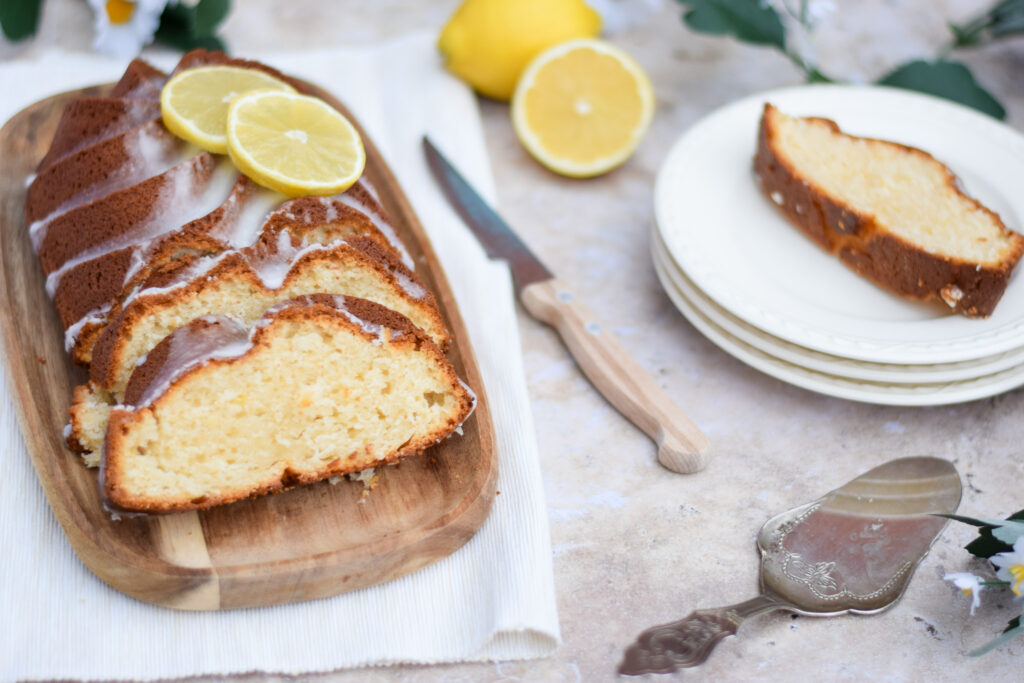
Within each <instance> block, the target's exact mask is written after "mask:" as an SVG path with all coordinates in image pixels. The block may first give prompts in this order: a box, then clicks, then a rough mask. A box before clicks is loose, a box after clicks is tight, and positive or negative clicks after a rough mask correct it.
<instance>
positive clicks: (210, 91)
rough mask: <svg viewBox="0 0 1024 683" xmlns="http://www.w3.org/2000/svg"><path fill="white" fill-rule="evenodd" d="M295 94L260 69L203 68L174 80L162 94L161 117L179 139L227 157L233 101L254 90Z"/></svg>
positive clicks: (185, 73) (187, 71)
mask: <svg viewBox="0 0 1024 683" xmlns="http://www.w3.org/2000/svg"><path fill="white" fill-rule="evenodd" d="M267 88H271V89H277V90H284V91H289V92H294V88H292V87H291V86H290V85H288V84H287V83H285V82H284V81H281V80H279V79H277V78H274V77H273V76H271V75H270V74H268V73H265V72H263V71H259V70H258V69H246V68H243V67H237V66H223V65H217V66H201V67H196V68H194V69H186V70H185V71H182V72H180V73H178V74H176V75H175V76H174V77H172V78H171V79H170V80H169V81H167V83H166V84H165V85H164V87H163V89H162V91H161V92H160V116H161V118H162V119H163V122H164V125H165V126H167V129H168V130H170V131H171V132H172V133H174V134H175V135H177V136H178V137H180V138H184V139H185V140H188V141H189V142H191V143H193V144H195V145H197V146H199V147H201V148H202V149H205V150H207V151H210V152H214V153H215V154H227V151H228V144H227V137H226V131H227V117H228V108H229V107H230V105H231V102H232V101H234V99H235V98H237V97H238V96H239V95H241V94H243V93H246V92H249V91H251V90H255V89H267Z"/></svg>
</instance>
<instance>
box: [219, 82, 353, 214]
mask: <svg viewBox="0 0 1024 683" xmlns="http://www.w3.org/2000/svg"><path fill="white" fill-rule="evenodd" d="M228 154H230V155H231V160H232V161H233V162H235V166H237V167H238V170H239V171H241V172H242V173H244V174H245V175H247V176H249V177H250V178H252V179H253V180H255V181H256V182H257V183H259V184H260V185H263V186H264V187H269V188H270V189H272V190H277V191H278V192H282V193H284V194H286V195H288V196H289V197H298V196H301V195H307V194H314V195H331V194H337V193H339V192H344V191H345V190H347V189H348V188H349V187H351V186H352V184H353V183H355V182H356V181H357V180H358V179H359V176H360V175H361V174H362V172H363V168H364V167H365V166H366V151H365V150H364V149H363V141H362V139H361V138H360V137H359V132H358V131H357V130H356V129H355V126H353V125H352V123H351V122H350V121H349V120H348V119H346V118H345V117H344V116H343V115H342V114H341V113H340V112H338V110H337V109H335V108H333V107H332V106H330V105H329V104H327V103H326V102H324V101H323V100H320V99H317V98H315V97H307V96H305V95H299V94H297V93H292V92H284V91H280V90H255V91H253V92H250V93H246V94H245V95H242V96H240V97H239V98H238V99H236V100H235V101H234V102H232V103H231V107H230V108H229V109H228Z"/></svg>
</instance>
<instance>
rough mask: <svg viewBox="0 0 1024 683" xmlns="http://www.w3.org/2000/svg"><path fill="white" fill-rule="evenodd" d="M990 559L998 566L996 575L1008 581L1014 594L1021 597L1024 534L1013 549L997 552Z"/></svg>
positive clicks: (1023, 569)
mask: <svg viewBox="0 0 1024 683" xmlns="http://www.w3.org/2000/svg"><path fill="white" fill-rule="evenodd" d="M988 559H989V561H991V562H992V564H994V565H995V566H996V576H998V577H999V578H1000V580H1002V581H1008V582H1009V583H1010V590H1012V591H1013V594H1014V595H1016V596H1017V597H1021V595H1022V593H1021V583H1024V536H1021V537H1019V538H1018V539H1017V541H1016V542H1015V543H1014V544H1013V550H1012V551H1010V552H1006V553H996V554H995V555H993V556H992V557H990V558H988Z"/></svg>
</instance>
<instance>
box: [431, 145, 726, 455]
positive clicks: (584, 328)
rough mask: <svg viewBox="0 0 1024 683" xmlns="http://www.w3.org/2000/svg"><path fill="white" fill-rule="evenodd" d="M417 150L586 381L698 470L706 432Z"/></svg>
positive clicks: (461, 181) (441, 167) (447, 171)
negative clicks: (506, 263)
mask: <svg viewBox="0 0 1024 683" xmlns="http://www.w3.org/2000/svg"><path fill="white" fill-rule="evenodd" d="M423 151H424V154H425V156H426V159H427V166H428V167H429V168H430V171H431V173H432V174H433V176H434V179H435V180H437V182H438V184H439V185H440V186H441V190H442V191H443V193H444V195H445V197H447V199H448V201H449V202H450V203H451V205H452V206H453V207H454V209H455V211H456V213H458V214H459V216H460V217H461V218H462V220H463V221H464V222H465V223H466V225H467V226H468V227H469V229H470V230H471V231H472V232H473V234H474V235H476V237H477V239H478V240H479V241H480V244H481V245H483V247H484V250H485V251H486V252H487V255H488V256H490V257H491V258H492V259H501V260H504V261H507V262H508V264H509V268H510V270H511V271H512V280H513V284H514V285H515V290H516V295H517V296H518V297H519V299H520V301H522V303H523V306H524V307H525V308H526V310H527V311H528V312H529V313H530V315H531V316H533V317H534V318H536V319H537V320H540V321H541V322H544V323H547V324H548V325H551V326H552V327H554V328H555V330H557V331H558V333H559V335H560V336H561V337H562V341H563V342H565V345H566V346H567V347H568V349H569V352H570V353H571V354H572V356H573V358H574V359H575V360H576V362H577V364H578V365H579V366H580V368H581V369H582V370H583V373H584V374H585V375H586V376H587V378H588V379H589V380H590V382H591V383H592V384H593V385H594V387H595V388H596V389H597V390H598V391H600V392H601V394H602V395H603V396H604V397H605V398H606V399H608V402H609V403H611V404H612V405H613V406H614V407H615V409H616V410H618V411H619V412H620V413H622V415H623V416H625V417H626V418H627V419H629V420H630V421H631V422H632V423H633V424H634V425H636V426H637V427H639V428H640V429H641V430H642V431H643V432H644V433H645V434H647V435H648V436H649V437H651V438H652V439H653V440H654V441H655V443H656V444H657V446H658V461H659V462H660V463H661V464H662V465H664V466H665V467H667V468H668V469H670V470H672V471H673V472H680V473H684V474H688V473H691V472H697V471H699V470H701V469H703V468H704V467H705V465H706V464H707V459H708V453H707V450H708V439H707V437H706V436H705V435H704V433H703V432H701V430H700V428H699V427H697V425H696V424H694V423H693V421H692V420H691V419H690V418H689V417H688V416H687V415H686V413H684V412H683V411H682V409H681V408H679V406H677V405H676V404H675V402H673V401H672V399H671V398H669V396H668V394H666V393H665V392H664V391H663V390H662V389H661V387H659V386H658V384H657V383H656V382H655V381H654V379H653V378H652V377H651V376H650V375H649V374H648V373H647V372H646V371H645V370H644V369H643V368H642V367H641V366H640V364H639V363H637V362H636V361H635V360H633V358H632V357H631V356H630V355H629V353H628V352H627V351H626V350H625V349H624V348H623V347H622V345H621V344H619V342H618V341H617V340H616V339H615V337H614V336H613V335H612V334H611V332H609V331H606V329H605V327H604V326H603V325H601V323H600V322H598V320H597V318H596V317H595V316H594V314H593V313H592V312H591V311H590V310H589V309H587V307H586V306H584V305H583V304H582V303H580V302H579V301H577V299H576V296H575V294H574V293H573V292H572V290H571V288H570V287H569V286H568V285H566V284H565V283H564V282H562V281H561V280H559V279H558V278H557V277H555V276H554V274H553V273H552V272H551V271H550V270H548V268H547V267H546V266H545V265H544V264H543V263H541V261H540V260H539V259H538V258H537V257H536V256H535V255H534V254H533V252H531V251H530V249H529V247H527V246H526V244H525V243H524V242H523V241H522V240H521V239H520V238H519V236H518V235H516V233H515V231H513V230H512V228H510V227H509V226H508V224H507V223H506V222H505V221H504V220H503V219H502V218H501V216H499V215H498V214H497V212H495V211H494V209H492V208H491V207H490V206H489V205H488V204H487V202H485V201H484V200H483V198H481V197H480V195H479V194H477V192H476V190H474V189H473V187H472V186H471V185H470V184H469V183H468V182H467V181H466V179H465V178H463V177H462V175H461V174H460V173H459V172H458V171H457V170H456V169H455V167H454V166H453V165H452V163H451V162H450V161H448V160H447V159H446V158H445V157H444V155H443V154H441V152H440V151H438V149H437V147H435V146H434V144H433V143H432V142H431V141H430V140H429V139H428V138H427V137H424V138H423Z"/></svg>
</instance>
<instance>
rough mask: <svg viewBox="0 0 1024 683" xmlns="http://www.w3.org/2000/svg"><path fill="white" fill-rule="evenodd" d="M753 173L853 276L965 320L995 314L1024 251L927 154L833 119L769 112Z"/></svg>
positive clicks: (1023, 241) (1023, 240) (1020, 240)
mask: <svg viewBox="0 0 1024 683" xmlns="http://www.w3.org/2000/svg"><path fill="white" fill-rule="evenodd" d="M754 171H755V173H756V175H757V178H758V181H759V183H760V186H761V190H762V192H763V193H764V194H765V196H766V197H768V198H769V199H770V200H771V201H772V202H773V203H774V204H775V205H777V206H778V208H779V210H781V211H782V213H783V214H784V215H785V216H786V217H787V218H788V219H789V220H790V221H791V222H792V223H794V224H795V225H796V226H798V227H799V228H800V229H801V230H802V231H803V232H805V233H806V234H807V235H808V236H810V237H811V238H812V239H813V240H814V241H816V242H817V243H818V244H819V245H821V246H822V247H823V248H825V249H826V250H827V251H829V252H831V253H835V254H838V256H839V259H840V260H841V261H842V262H843V263H845V264H847V265H848V266H849V267H851V268H852V269H853V270H855V271H856V272H857V273H859V274H860V275H862V276H864V277H866V278H868V279H870V280H872V281H873V282H875V283H876V284H878V285H880V286H882V287H884V288H886V289H888V290H890V291H892V292H894V293H896V294H899V295H901V296H904V297H908V298H911V299H917V300H922V301H923V300H939V301H942V302H944V303H945V304H946V305H947V306H948V307H949V308H950V309H951V310H952V311H954V312H956V313H960V314H963V315H964V316H967V317H972V318H975V317H987V316H989V315H991V314H992V312H993V310H994V309H995V307H996V304H997V303H998V302H999V299H1000V298H1001V297H1002V296H1003V293H1004V291H1005V290H1006V287H1007V284H1008V283H1009V280H1010V275H1011V273H1012V272H1013V269H1014V267H1015V266H1016V265H1017V262H1018V261H1019V260H1020V258H1021V254H1022V253H1024V237H1022V236H1021V235H1019V234H1018V233H1016V232H1014V231H1012V230H1010V229H1009V228H1007V227H1006V226H1005V225H1004V224H1003V222H1002V220H1001V219H1000V217H999V216H998V215H996V214H995V213H994V212H993V211H991V210H989V209H987V208H986V207H984V206H982V205H981V204H980V203H979V202H978V201H976V200H975V199H973V198H971V197H969V196H967V195H966V194H964V192H963V191H962V190H961V189H960V186H959V182H958V180H957V178H956V176H954V175H953V173H952V172H951V171H950V170H949V169H948V168H947V167H946V166H945V165H943V164H942V163H940V162H939V161H937V160H936V159H935V158H934V157H932V156H931V155H930V154H928V153H926V152H924V151H922V150H919V149H916V148H913V147H907V146H905V145H900V144H896V143H893V142H888V141H884V140H876V139H868V138H858V137H853V136H850V135H846V134H844V133H843V132H841V131H840V129H839V127H838V126H837V125H836V124H835V122H833V121H830V120H828V119H823V118H798V117H792V116H787V115H786V114H784V113H782V112H780V111H779V110H778V109H777V108H775V107H774V106H773V105H771V104H770V103H768V104H766V105H765V107H764V112H763V115H762V117H761V125H760V133H759V139H758V147H757V154H756V156H755V158H754Z"/></svg>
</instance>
